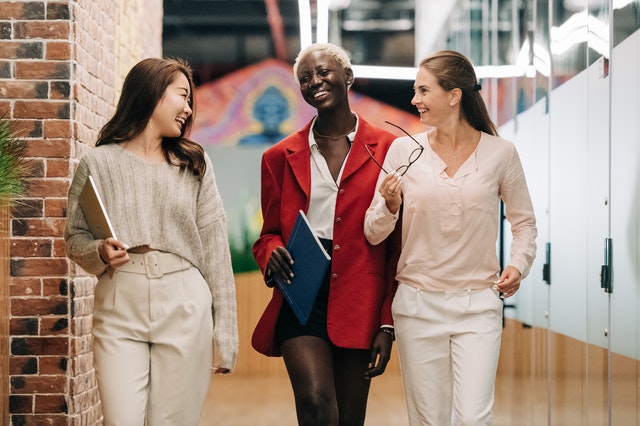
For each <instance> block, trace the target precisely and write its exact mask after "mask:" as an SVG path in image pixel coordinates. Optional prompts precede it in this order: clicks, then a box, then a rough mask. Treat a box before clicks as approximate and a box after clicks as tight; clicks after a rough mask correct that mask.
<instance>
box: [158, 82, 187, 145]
mask: <svg viewBox="0 0 640 426" xmlns="http://www.w3.org/2000/svg"><path fill="white" fill-rule="evenodd" d="M192 112H193V111H192V109H191V86H190V84H189V80H188V79H187V77H186V76H185V75H184V74H183V73H180V72H179V73H176V77H175V78H174V79H173V81H172V82H171V84H169V86H167V89H166V90H165V92H164V94H163V95H162V98H161V99H160V101H159V102H158V104H157V105H156V107H155V109H154V110H153V114H152V115H151V118H150V120H149V125H150V127H151V128H152V129H154V131H155V132H156V133H157V134H158V136H159V137H161V138H177V137H180V136H182V135H183V129H184V125H185V123H186V121H187V119H188V118H189V117H190V116H191V114H192Z"/></svg>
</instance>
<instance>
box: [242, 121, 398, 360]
mask: <svg viewBox="0 0 640 426" xmlns="http://www.w3.org/2000/svg"><path fill="white" fill-rule="evenodd" d="M310 129H311V123H308V124H307V125H306V126H305V127H304V128H303V129H302V130H300V131H299V132H297V133H294V134H292V135H290V136H288V137H287V138H285V139H283V140H282V141H280V142H278V143H277V144H275V145H274V146H272V147H271V148H269V149H268V150H267V151H265V153H264V154H263V156H262V165H261V203H262V215H263V218H264V223H263V226H262V231H261V232H260V237H259V239H258V240H257V241H256V242H255V244H254V245H253V254H254V257H255V259H256V262H257V263H258V266H259V267H260V270H261V271H262V273H263V275H264V273H265V269H266V266H267V262H268V261H269V258H270V256H271V253H272V252H273V250H274V249H275V248H276V247H277V246H280V245H282V246H286V241H288V240H289V235H290V234H291V230H292V228H293V224H294V222H295V219H296V215H297V214H298V210H303V211H304V212H307V211H308V208H309V196H310V192H311V166H310V155H311V152H310V149H309V131H310ZM394 139H395V136H393V134H391V133H389V132H387V131H385V130H382V129H380V128H377V127H374V126H372V125H370V124H369V123H367V122H366V121H365V120H363V119H362V118H361V117H360V118H359V119H358V131H357V133H356V137H355V140H354V141H353V144H352V146H351V151H350V153H349V157H348V159H347V163H346V164H345V167H344V171H343V173H342V179H341V181H340V187H339V189H338V195H337V201H336V210H335V212H334V220H335V222H334V231H333V254H332V261H331V283H330V290H329V306H328V308H327V309H328V311H327V331H328V333H329V338H330V339H331V341H332V342H333V344H335V345H336V346H339V347H344V348H358V349H369V348H370V347H371V344H372V342H373V338H374V336H375V333H376V332H377V330H378V329H379V327H380V326H381V325H383V324H390V325H391V324H393V319H392V317H391V301H392V299H393V296H394V294H395V291H396V288H397V283H396V281H395V273H396V265H397V258H398V254H399V245H400V238H399V232H395V233H394V234H396V235H394V234H392V235H394V236H393V237H391V236H390V237H389V238H387V241H385V242H383V243H381V244H378V245H377V246H372V245H371V244H369V243H368V242H367V240H366V239H365V236H364V230H363V229H364V216H365V212H366V211H367V208H368V207H369V205H370V203H371V200H372V198H373V194H374V191H375V190H376V182H377V178H378V175H379V173H380V168H379V167H378V166H377V165H376V164H375V163H374V162H373V161H372V160H371V158H370V157H369V154H368V153H367V151H366V149H365V147H364V145H365V144H366V145H368V146H369V149H370V150H371V152H372V153H373V155H374V156H375V157H376V160H378V162H379V163H380V164H382V162H383V160H384V156H385V155H386V153H387V150H388V149H389V146H390V145H391V142H392V141H393V140H394ZM398 228H399V227H398ZM283 303H286V302H284V297H283V295H282V293H281V292H280V290H279V289H278V288H277V287H275V288H274V290H273V296H272V298H271V301H270V302H269V304H268V305H267V307H266V309H265V311H264V313H263V314H262V317H261V318H260V320H259V321H258V324H257V325H256V328H255V330H254V332H253V336H252V339H251V344H252V346H253V348H254V349H255V350H257V351H258V352H260V353H262V354H264V355H268V356H280V355H281V353H280V348H279V347H278V345H277V343H276V341H275V339H274V337H275V329H276V322H277V318H278V314H279V312H280V308H281V306H282V304H283Z"/></svg>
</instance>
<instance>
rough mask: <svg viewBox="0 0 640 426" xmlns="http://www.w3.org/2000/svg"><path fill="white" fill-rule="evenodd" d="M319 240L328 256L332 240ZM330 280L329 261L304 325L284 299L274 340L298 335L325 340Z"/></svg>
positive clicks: (279, 341)
mask: <svg viewBox="0 0 640 426" xmlns="http://www.w3.org/2000/svg"><path fill="white" fill-rule="evenodd" d="M320 242H321V243H322V245H323V246H324V248H325V250H326V251H327V253H329V256H331V246H332V240H326V239H324V238H320ZM330 281H331V263H329V266H328V267H327V272H326V273H325V275H324V279H323V280H322V284H321V285H320V289H319V290H318V295H317V296H316V300H315V301H314V302H313V307H312V308H311V314H309V320H308V321H307V323H306V324H305V325H302V324H300V321H299V320H298V317H296V314H295V313H294V312H293V309H291V306H289V303H287V301H286V300H285V301H284V303H283V305H282V308H281V309H280V314H279V315H278V323H277V325H276V340H277V341H278V343H282V342H284V341H285V340H287V339H291V338H292V337H298V336H315V337H319V338H321V339H323V340H326V341H327V342H330V340H329V334H328V333H327V306H328V305H329V284H330Z"/></svg>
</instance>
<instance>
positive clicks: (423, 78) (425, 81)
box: [411, 67, 456, 127]
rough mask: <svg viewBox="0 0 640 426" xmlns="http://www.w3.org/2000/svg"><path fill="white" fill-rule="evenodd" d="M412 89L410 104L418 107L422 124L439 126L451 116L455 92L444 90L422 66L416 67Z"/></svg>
mask: <svg viewBox="0 0 640 426" xmlns="http://www.w3.org/2000/svg"><path fill="white" fill-rule="evenodd" d="M413 89H414V95H413V98H412V99H411V104H412V105H414V106H415V107H416V108H417V109H418V112H419V113H420V122H421V123H422V124H426V125H428V126H433V127H439V124H441V123H442V122H443V121H445V120H446V119H448V118H450V117H451V116H452V114H453V109H452V106H453V104H455V101H456V100H455V99H454V98H455V96H454V95H455V94H454V93H452V92H451V91H446V90H444V89H443V88H442V86H440V85H439V84H438V79H437V78H436V77H435V76H434V75H433V74H432V73H431V72H429V71H428V70H427V69H425V68H424V67H420V68H419V69H418V73H417V74H416V81H415V84H414V86H413Z"/></svg>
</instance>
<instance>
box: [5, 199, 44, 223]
mask: <svg viewBox="0 0 640 426" xmlns="http://www.w3.org/2000/svg"><path fill="white" fill-rule="evenodd" d="M11 214H12V215H13V217H14V218H16V219H17V218H27V217H43V215H44V200H42V199H41V198H24V199H22V200H20V203H18V204H16V205H15V206H14V207H13V209H12V211H11Z"/></svg>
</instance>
